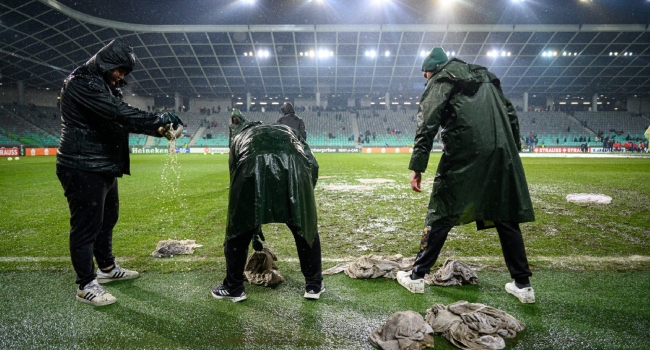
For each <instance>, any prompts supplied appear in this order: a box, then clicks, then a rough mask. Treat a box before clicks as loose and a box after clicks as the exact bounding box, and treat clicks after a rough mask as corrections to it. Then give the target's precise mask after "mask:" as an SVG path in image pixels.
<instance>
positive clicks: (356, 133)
mask: <svg viewBox="0 0 650 350" xmlns="http://www.w3.org/2000/svg"><path fill="white" fill-rule="evenodd" d="M349 119H350V126H351V127H352V133H353V134H354V145H355V146H356V147H360V146H359V142H357V140H358V137H359V123H357V118H352V117H350V118H349Z"/></svg>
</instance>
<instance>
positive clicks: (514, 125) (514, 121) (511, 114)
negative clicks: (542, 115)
mask: <svg viewBox="0 0 650 350" xmlns="http://www.w3.org/2000/svg"><path fill="white" fill-rule="evenodd" d="M489 78H490V80H491V82H492V84H494V86H496V88H497V91H498V92H499V97H500V98H501V101H503V103H504V104H505V105H506V110H507V112H508V119H509V121H510V128H511V129H512V136H513V138H514V139H515V144H516V145H517V150H518V151H521V134H520V133H519V117H518V116H517V111H516V110H515V107H514V106H513V105H512V102H510V100H509V99H508V98H507V97H506V96H505V95H504V94H503V91H502V90H501V81H500V80H499V79H498V78H497V77H496V76H495V75H494V74H493V73H489Z"/></svg>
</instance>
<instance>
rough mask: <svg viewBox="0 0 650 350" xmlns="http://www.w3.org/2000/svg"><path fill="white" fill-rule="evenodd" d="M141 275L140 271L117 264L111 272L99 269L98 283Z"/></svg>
mask: <svg viewBox="0 0 650 350" xmlns="http://www.w3.org/2000/svg"><path fill="white" fill-rule="evenodd" d="M138 276H140V274H139V273H138V271H132V270H127V269H123V268H121V267H120V265H118V264H115V267H114V268H113V269H112V270H111V271H109V272H103V271H102V270H100V269H97V283H108V282H113V281H121V280H130V279H133V278H137V277H138Z"/></svg>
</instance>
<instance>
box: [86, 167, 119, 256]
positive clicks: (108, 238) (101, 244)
mask: <svg viewBox="0 0 650 350" xmlns="http://www.w3.org/2000/svg"><path fill="white" fill-rule="evenodd" d="M119 211H120V200H119V196H118V190H117V179H115V178H113V184H112V185H110V187H109V188H108V193H107V194H106V200H105V201H104V220H103V222H102V227H101V229H100V230H99V234H98V235H97V238H96V239H95V244H94V246H93V255H94V256H95V260H96V261H97V265H98V267H99V268H105V267H108V266H111V265H114V264H115V257H114V256H113V228H114V227H115V224H117V219H118V217H119Z"/></svg>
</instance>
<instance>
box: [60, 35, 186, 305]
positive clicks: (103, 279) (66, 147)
mask: <svg viewBox="0 0 650 350" xmlns="http://www.w3.org/2000/svg"><path fill="white" fill-rule="evenodd" d="M134 66H135V55H134V54H133V48H132V47H131V46H130V45H129V44H128V43H127V42H126V41H124V40H121V39H116V40H113V41H111V42H110V43H109V44H108V45H106V46H104V47H103V48H102V49H101V50H99V52H97V54H95V55H94V56H93V57H92V58H90V60H88V62H86V63H85V64H83V65H82V66H80V67H78V68H77V69H75V70H74V71H73V72H72V73H71V74H70V75H69V76H68V77H67V78H66V79H65V81H64V82H63V88H62V89H61V140H60V146H59V149H58V151H57V154H56V174H57V177H58V178H59V181H60V182H61V186H62V187H63V190H64V194H65V197H66V198H67V201H68V206H69V209H70V257H71V260H72V266H73V267H74V270H75V272H76V275H77V278H76V283H77V284H78V285H79V288H78V289H77V291H76V299H77V300H78V301H80V302H84V303H88V304H91V305H94V306H102V305H108V304H112V303H114V302H115V301H116V299H115V297H113V295H111V294H110V293H108V292H107V291H106V290H105V289H104V288H103V287H102V286H100V285H99V283H108V282H113V281H120V280H128V279H132V278H136V277H138V272H136V271H132V270H128V269H125V268H122V267H121V266H119V265H118V264H117V263H116V262H115V257H114V256H113V227H114V226H115V224H116V223H117V220H118V212H119V197H118V188H117V178H118V177H122V175H124V174H127V175H130V167H129V164H130V161H129V140H128V138H129V133H139V134H146V135H151V136H156V137H162V136H163V133H166V132H167V131H168V130H169V128H170V127H173V128H174V129H176V128H177V127H178V125H180V124H182V123H183V122H182V121H181V119H180V118H178V117H177V116H175V115H174V114H172V113H165V114H162V115H156V114H153V113H150V112H145V111H142V110H139V109H137V108H135V107H132V106H131V105H129V104H128V103H126V102H124V101H123V100H122V93H121V90H120V88H121V87H123V86H124V85H126V82H125V81H124V77H125V76H127V75H128V74H129V73H130V72H131V71H132V70H133V68H134ZM93 258H94V259H95V260H96V261H97V265H98V267H99V269H98V270H97V271H96V272H95V264H94V262H93Z"/></svg>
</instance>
